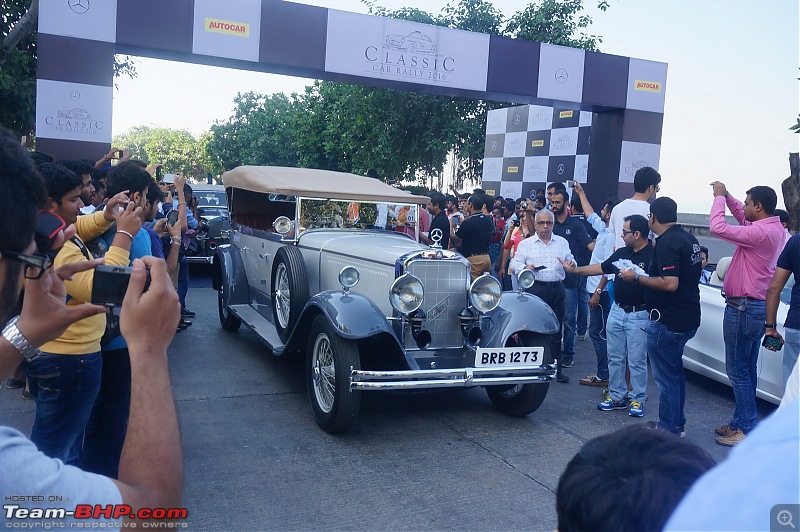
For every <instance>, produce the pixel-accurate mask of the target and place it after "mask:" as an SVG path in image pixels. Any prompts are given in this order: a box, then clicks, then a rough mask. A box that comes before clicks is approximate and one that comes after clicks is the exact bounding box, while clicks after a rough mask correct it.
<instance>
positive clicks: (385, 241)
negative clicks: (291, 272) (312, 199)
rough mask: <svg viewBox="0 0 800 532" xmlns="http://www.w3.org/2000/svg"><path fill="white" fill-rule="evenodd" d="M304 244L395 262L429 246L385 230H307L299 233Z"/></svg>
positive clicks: (379, 260)
mask: <svg viewBox="0 0 800 532" xmlns="http://www.w3.org/2000/svg"><path fill="white" fill-rule="evenodd" d="M298 244H299V245H300V246H301V247H307V248H313V249H319V250H320V251H327V252H333V253H338V254H343V255H351V256H353V257H358V258H362V259H366V260H370V261H375V262H380V263H382V264H385V265H387V266H394V264H395V262H396V261H397V259H398V258H400V257H402V256H403V255H405V254H406V253H409V252H413V251H419V250H421V249H427V247H426V246H423V245H422V244H420V243H418V242H415V241H414V240H411V239H410V238H408V237H407V236H404V235H402V234H399V233H391V232H384V231H364V232H361V231H329V230H323V231H307V232H306V233H303V235H302V236H301V237H300V239H299V242H298Z"/></svg>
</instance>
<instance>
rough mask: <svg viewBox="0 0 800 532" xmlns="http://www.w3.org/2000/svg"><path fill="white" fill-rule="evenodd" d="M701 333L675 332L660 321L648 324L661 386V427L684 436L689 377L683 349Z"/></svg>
mask: <svg viewBox="0 0 800 532" xmlns="http://www.w3.org/2000/svg"><path fill="white" fill-rule="evenodd" d="M696 333H697V329H692V330H691V331H688V332H683V333H679V332H673V331H670V330H669V329H667V327H666V326H664V325H663V324H662V323H661V322H659V321H650V323H648V325H647V353H648V354H649V355H650V367H651V368H652V369H653V378H654V379H655V381H656V386H657V387H658V402H659V404H658V424H659V426H660V427H661V428H662V429H664V430H666V431H669V432H672V433H673V434H680V432H681V430H682V429H683V427H684V425H686V417H685V416H684V414H683V406H684V404H685V403H686V378H685V375H684V373H683V348H684V346H685V345H686V342H688V341H689V340H691V339H692V338H693V337H694V335H695V334H696Z"/></svg>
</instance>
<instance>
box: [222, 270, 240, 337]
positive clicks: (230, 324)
mask: <svg viewBox="0 0 800 532" xmlns="http://www.w3.org/2000/svg"><path fill="white" fill-rule="evenodd" d="M225 300H226V297H225V281H224V280H223V282H222V286H220V289H219V291H218V292H217V307H218V309H219V323H220V325H222V328H223V329H225V330H226V331H231V332H235V331H238V330H239V327H241V326H242V322H241V321H240V320H239V318H237V317H236V316H234V315H233V314H231V311H230V310H228V304H227V302H226V301H225Z"/></svg>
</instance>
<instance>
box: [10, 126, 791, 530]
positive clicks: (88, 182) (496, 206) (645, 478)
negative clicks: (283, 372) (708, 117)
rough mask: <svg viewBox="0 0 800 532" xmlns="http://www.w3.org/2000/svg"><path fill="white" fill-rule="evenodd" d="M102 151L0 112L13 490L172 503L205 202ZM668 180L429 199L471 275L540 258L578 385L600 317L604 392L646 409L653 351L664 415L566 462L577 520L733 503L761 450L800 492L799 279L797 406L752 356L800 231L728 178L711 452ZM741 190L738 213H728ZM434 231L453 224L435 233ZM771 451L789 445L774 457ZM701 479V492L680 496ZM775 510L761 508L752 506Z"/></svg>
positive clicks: (685, 244) (562, 493)
mask: <svg viewBox="0 0 800 532" xmlns="http://www.w3.org/2000/svg"><path fill="white" fill-rule="evenodd" d="M115 151H116V150H112V152H110V153H109V156H108V157H114V156H115V155H117V154H116V153H113V152H115ZM108 157H105V158H104V159H103V160H101V161H97V162H96V163H94V164H92V163H91V162H86V161H61V162H56V161H53V160H52V158H48V157H47V156H45V155H44V154H38V153H34V154H30V153H28V152H26V151H25V150H24V149H23V148H22V146H21V145H20V144H19V142H18V141H17V140H16V139H15V138H14V137H13V135H12V134H11V133H9V132H8V131H5V130H0V182H1V183H2V184H3V186H4V187H5V190H6V191H7V194H4V195H3V196H2V198H3V199H2V200H0V201H2V208H3V212H4V213H5V215H4V216H3V218H2V219H0V229H1V230H0V301H2V307H0V312H2V314H3V316H2V318H3V319H2V323H3V324H4V325H3V340H0V378H3V377H5V376H7V375H8V374H10V373H11V372H12V370H13V369H14V368H15V367H16V366H18V365H19V364H20V363H21V367H22V371H23V372H24V375H25V378H26V380H27V381H28V383H29V389H30V393H31V395H32V397H33V399H34V400H35V402H36V415H35V420H34V425H33V429H32V432H31V437H30V439H28V438H26V437H25V436H24V435H23V434H21V433H20V432H18V431H16V430H14V429H11V428H9V427H0V493H4V494H8V493H24V494H35V495H38V494H43V495H49V494H54V493H55V494H58V495H60V496H65V497H66V499H67V501H71V503H70V504H72V505H73V506H74V505H75V504H79V503H87V504H101V505H105V504H119V503H124V504H127V505H129V506H130V507H131V508H132V509H133V510H134V512H135V510H136V509H138V508H170V507H177V506H178V505H179V504H180V500H181V490H182V456H181V444H180V436H179V431H178V422H177V416H176V412H175V407H174V400H173V397H172V392H171V388H170V382H169V373H168V368H167V355H166V351H167V346H168V345H169V343H170V342H171V340H172V338H173V336H174V334H175V333H176V331H177V330H180V325H179V324H180V323H182V322H183V321H184V320H185V319H186V318H187V317H189V316H190V314H191V313H190V312H189V311H188V310H187V309H186V307H185V303H184V302H183V300H184V298H185V294H186V292H185V291H183V294H182V295H181V278H182V277H181V270H182V269H185V268H184V266H183V264H182V262H181V248H182V247H183V245H184V240H185V238H187V233H188V232H189V231H190V230H191V229H192V220H194V223H195V224H196V223H197V219H196V217H195V216H193V213H192V210H191V208H190V205H189V204H188V203H189V202H187V198H189V197H191V189H190V188H189V187H188V186H187V185H186V183H185V179H184V178H182V177H180V176H178V178H177V179H176V180H175V186H174V189H173V187H170V186H169V185H164V184H163V183H158V181H157V179H156V178H155V177H156V176H157V173H156V175H151V173H149V172H148V171H147V169H146V168H145V165H144V164H143V163H140V162H137V161H134V160H120V161H119V162H118V164H116V165H113V166H111V167H110V168H105V167H106V166H107V165H106V163H107V162H108ZM128 159H129V158H128ZM104 168H105V171H103V172H101V175H98V173H97V172H96V171H97V170H103V169H104ZM660 181H661V176H660V175H659V174H658V172H656V171H655V170H654V169H652V168H642V169H640V170H639V171H638V172H637V173H636V176H635V178H634V189H635V194H634V195H633V196H632V197H631V198H628V199H626V200H624V201H619V200H618V199H617V198H609V199H608V200H606V202H605V204H604V205H603V206H602V208H601V210H600V212H599V214H598V212H596V211H595V210H594V208H593V206H592V205H591V204H590V202H589V201H588V199H587V197H586V194H585V192H584V191H583V189H582V187H581V186H580V184H575V187H574V193H573V196H572V198H570V197H569V194H568V193H567V191H566V189H565V188H564V186H563V184H560V183H554V184H552V185H551V186H550V187H548V189H547V193H546V196H545V193H544V191H542V194H541V196H539V195H537V198H536V199H535V200H530V201H529V200H503V199H502V198H492V197H491V196H488V195H487V194H485V192H484V191H482V190H476V191H475V192H474V193H473V194H470V195H468V196H467V197H463V195H461V196H459V197H456V196H453V197H451V198H447V197H445V196H444V195H441V194H434V195H433V196H432V197H431V201H430V204H429V206H428V211H429V213H430V218H429V220H428V222H427V223H428V224H429V225H428V230H429V231H425V232H424V233H423V237H422V238H423V241H426V240H427V242H426V243H430V244H438V245H442V246H443V247H455V248H456V249H458V250H459V251H460V252H461V253H462V254H463V255H464V256H465V257H466V258H467V260H468V261H469V262H470V264H471V275H472V276H473V277H477V276H480V275H483V274H485V273H491V274H492V275H495V276H497V277H498V279H500V280H501V282H502V283H503V284H504V285H505V286H514V285H515V284H516V281H515V279H516V276H517V275H518V274H519V273H520V272H521V271H523V270H524V269H529V270H532V271H533V272H534V275H535V279H536V282H535V283H534V285H533V286H532V287H531V288H529V289H528V290H529V291H530V292H531V293H533V294H535V295H537V296H539V297H540V298H542V300H544V301H545V302H546V303H547V304H548V305H549V306H550V307H551V308H552V309H553V311H554V313H555V315H556V316H557V318H558V320H559V323H561V324H562V326H563V334H562V332H561V331H559V332H558V333H555V334H553V335H551V336H550V338H549V341H550V348H551V351H552V352H553V354H554V356H555V357H556V359H557V360H558V372H557V380H558V381H559V382H563V383H566V382H569V377H568V376H567V375H566V374H565V372H564V369H566V368H569V367H570V366H571V365H572V362H573V357H574V340H575V338H576V337H578V338H581V337H585V336H586V335H587V334H588V336H589V338H591V341H592V343H593V345H594V347H595V353H596V358H597V373H596V374H595V375H590V376H587V377H586V378H583V379H581V380H580V382H581V384H585V385H588V386H598V387H603V388H604V391H603V395H604V397H603V400H602V401H600V402H598V404H597V408H598V409H599V410H601V411H612V410H627V411H628V413H629V415H630V416H634V417H642V415H643V412H644V405H645V403H646V400H647V395H646V388H647V379H648V372H647V363H648V359H649V362H650V365H651V367H652V370H653V376H654V379H655V382H656V386H657V388H658V392H659V412H658V422H656V423H652V425H651V426H645V425H634V426H632V427H628V428H626V429H624V430H622V431H618V432H615V433H612V434H608V435H605V436H601V437H600V438H596V439H594V440H592V441H591V442H589V443H587V444H586V445H585V446H584V447H583V448H582V449H581V451H580V452H579V453H578V454H577V455H576V456H575V457H574V458H573V459H572V460H571V461H570V463H569V464H568V466H567V468H566V470H565V471H564V474H563V475H562V477H561V479H560V482H559V486H558V491H557V495H556V498H557V512H558V521H559V523H558V528H559V530H562V531H567V530H585V529H616V530H642V529H647V530H650V529H661V528H663V527H665V526H666V527H667V528H672V529H685V528H695V525H697V526H698V527H700V526H702V525H700V524H698V523H700V521H698V520H697V517H696V516H697V514H698V512H697V508H698V507H701V506H699V505H700V504H701V503H700V502H699V501H702V504H703V505H709V506H711V505H712V504H713V503H714V502H716V503H717V505H718V507H720V508H721V507H722V506H723V505H722V504H719V503H720V501H723V500H725V501H726V502H727V504H728V507H730V504H731V501H741V502H742V503H750V502H752V501H751V500H750V499H748V498H747V497H748V496H749V493H746V492H744V491H742V490H741V489H740V487H741V483H727V484H728V485H727V486H724V489H721V490H719V489H717V488H719V487H720V485H722V484H726V483H725V482H724V478H726V477H727V478H730V477H734V476H736V475H739V476H742V475H744V478H756V477H755V475H757V474H759V472H757V471H759V470H758V469H757V466H758V465H759V464H761V463H769V464H771V465H773V466H774V467H775V469H774V470H780V472H782V473H779V474H778V488H776V489H772V490H771V491H770V495H771V497H772V498H763V500H759V502H758V505H759V511H762V510H763V506H764V505H766V504H767V502H769V501H774V500H775V498H774V497H775V494H779V495H785V494H786V493H789V494H791V493H792V491H791V490H792V489H794V490H795V492H796V491H797V488H796V484H797V477H796V475H794V476H792V474H791V473H792V468H791V466H792V464H794V466H795V467H794V471H796V469H797V460H798V453H797V452H796V446H797V441H798V430H797V423H798V418H800V416H799V415H798V401H797V399H796V398H797V395H798V386H797V383H796V382H795V381H797V380H798V374H797V373H798V369H797V364H796V358H797V351H798V350H800V349H798V347H800V289H798V292H797V293H796V294H795V293H794V291H793V296H792V305H791V310H790V316H789V318H788V320H787V323H786V339H785V341H786V350H785V355H784V356H785V357H787V355H788V357H787V358H785V363H786V365H787V367H791V368H793V370H792V371H793V374H792V375H791V376H789V375H788V373H787V379H789V386H788V387H787V392H786V394H785V397H784V403H785V404H786V405H787V406H786V407H785V408H781V409H779V411H778V413H777V414H776V415H774V416H772V417H771V418H770V419H768V420H766V421H764V422H762V423H761V424H757V417H756V410H755V383H756V381H755V378H756V374H755V372H754V367H755V364H756V362H757V356H758V345H760V342H761V339H762V337H763V336H764V335H765V334H766V335H767V336H768V337H771V338H774V339H776V341H777V342H778V343H779V344H781V343H783V341H784V338H783V337H782V336H781V335H780V334H778V332H777V330H776V329H775V327H776V324H775V319H776V309H777V295H776V294H779V292H780V290H781V289H782V288H783V286H784V285H785V283H786V281H787V279H788V278H789V276H790V275H791V274H796V273H797V272H798V271H800V236H792V237H791V238H790V239H788V241H787V239H786V233H785V229H784V226H783V225H781V222H780V219H779V217H778V216H774V211H775V205H776V201H777V198H776V194H775V192H774V191H772V189H770V188H769V187H761V186H759V187H753V188H751V189H750V190H748V191H747V197H746V199H745V201H744V203H741V202H739V201H738V200H736V199H735V198H734V197H733V196H732V195H731V194H730V193H729V191H728V190H727V189H726V188H725V186H724V185H723V184H722V183H719V182H715V183H713V184H712V187H713V194H714V200H713V207H712V211H711V230H712V232H713V233H714V234H715V235H717V236H718V237H719V238H722V239H725V240H728V241H730V242H733V243H734V244H736V246H737V247H736V252H735V253H734V256H733V259H732V263H731V266H730V269H729V274H728V275H726V276H725V285H724V287H723V289H724V292H725V294H726V297H727V307H726V313H725V320H724V323H723V324H722V326H723V329H724V337H725V350H726V362H727V364H726V365H727V366H728V375H729V377H730V379H731V383H732V385H733V388H734V396H735V399H736V407H735V411H734V412H733V415H732V417H731V419H730V421H729V422H728V423H725V424H723V425H721V426H720V427H717V428H716V429H715V432H716V433H717V435H718V437H717V442H718V443H720V444H722V445H730V446H732V445H736V446H737V449H735V451H734V453H733V454H732V455H731V459H730V460H728V461H726V462H725V463H723V464H721V465H719V466H715V465H714V462H713V460H712V459H711V458H710V457H709V456H708V455H707V454H706V453H705V452H704V451H702V450H701V449H699V448H698V447H696V446H694V445H692V444H690V443H688V442H686V441H685V440H682V439H681V438H680V437H679V436H683V435H684V434H685V430H686V427H685V424H686V419H685V417H684V413H683V410H684V401H685V383H684V377H683V368H682V362H681V355H682V351H683V347H684V345H685V344H686V342H687V341H688V340H689V339H690V338H691V337H692V336H693V335H694V334H695V332H696V330H697V328H698V326H699V323H700V318H701V313H700V300H699V291H698V283H699V281H700V277H701V272H702V267H703V261H704V260H706V261H707V255H708V253H707V251H705V252H704V251H703V250H702V249H701V247H700V246H699V244H698V242H697V240H696V239H695V238H694V236H692V235H691V234H690V233H688V232H687V231H685V230H684V229H683V228H681V226H680V225H679V224H677V205H676V203H675V202H674V201H673V200H672V199H670V198H667V197H660V198H657V197H656V194H657V192H658V190H659V183H660ZM98 195H102V198H101V199H100V200H99V201H97V196H98ZM545 198H546V199H545ZM726 208H728V209H729V210H730V211H731V213H732V214H733V215H734V217H736V218H737V220H738V221H739V225H737V226H732V225H730V224H728V223H727V222H726V221H725V217H724V212H725V209H726ZM170 211H172V212H175V213H177V215H173V216H170ZM54 223H55V225H54ZM195 227H197V226H196V225H195ZM45 229H46V230H45ZM434 229H440V230H441V233H442V234H441V238H440V239H437V240H436V241H433V240H431V236H432V232H433V230H434ZM653 240H654V241H653ZM101 264H105V265H108V266H117V267H131V270H130V282H129V286H128V289H127V292H126V294H125V298H124V300H123V302H122V304H121V306H120V307H115V308H113V309H109V308H108V307H107V306H99V305H96V304H93V303H92V286H93V281H94V276H95V274H96V271H97V270H96V268H97V267H98V266H99V265H101ZM776 264H777V271H776V267H775V265H776ZM148 275H149V277H150V281H149V285H148V284H147V281H146V277H147V276H148ZM612 277H613V278H612ZM23 285H24V295H22V296H20V294H21V293H22V292H23V290H22V289H23ZM584 306H585V307H586V308H585V310H583V311H582V310H581V308H582V307H584ZM581 320H584V321H583V322H582V321H581ZM785 431H789V434H791V436H790V437H788V438H787V437H785V434H786V432H785ZM792 431H793V432H792ZM751 434H752V436H751ZM792 446H793V447H792ZM776 448H778V449H781V450H785V449H787V448H791V449H794V451H795V452H794V453H786V454H778V455H775V453H773V452H772V451H773V450H774V449H776ZM740 450H741V452H739V451H740ZM759 460H761V461H759ZM787 465H788V467H787ZM720 478H722V479H723V480H722V481H720V480H719V479H720ZM698 479H699V480H698ZM712 482H713V484H711V485H712V486H714V489H708V488H707V487H706V486H707V485H708V484H709V483H712ZM693 485H695V487H694V488H692V486H693ZM700 486H703V487H704V488H705V489H703V490H702V491H699V492H698V493H700V495H698V496H697V497H694V498H692V497H684V495H685V494H686V493H687V491H688V490H690V489H691V490H692V491H691V493H694V492H695V491H697V490H700ZM601 494H602V495H603V496H602V497H600V498H598V495H601ZM29 502H33V501H29ZM788 502H791V501H788ZM25 504H27V503H22V505H23V506H24V505H25ZM773 504H774V502H773ZM676 508H677V509H676ZM729 513H730V512H729ZM722 514H724V512H723V511H722V510H717V511H716V512H715V516H716V520H711V521H709V522H710V523H711V525H712V526H717V525H719V524H720V523H732V521H731V516H730V515H728V516H727V517H726V516H725V515H722ZM768 516H769V512H768V510H767V517H766V518H768ZM670 519H671V520H670ZM726 519H727V520H726ZM764 519H765V517H764V516H763V515H756V514H755V513H753V514H752V516H751V519H750V520H745V521H744V522H745V523H748V524H752V523H763V522H764ZM668 521H669V522H668ZM703 522H705V521H703ZM740 524H741V523H740Z"/></svg>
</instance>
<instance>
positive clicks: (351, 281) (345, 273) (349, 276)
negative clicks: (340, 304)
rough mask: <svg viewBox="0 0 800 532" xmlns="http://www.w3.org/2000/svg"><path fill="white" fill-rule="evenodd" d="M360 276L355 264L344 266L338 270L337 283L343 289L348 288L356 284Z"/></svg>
mask: <svg viewBox="0 0 800 532" xmlns="http://www.w3.org/2000/svg"><path fill="white" fill-rule="evenodd" d="M360 278H361V274H360V273H359V272H358V269H357V268H356V267H355V266H345V267H344V268H342V271H340V272H339V284H341V285H342V287H343V288H344V289H345V290H349V289H350V288H353V287H354V286H355V285H357V284H358V280H359V279H360Z"/></svg>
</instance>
